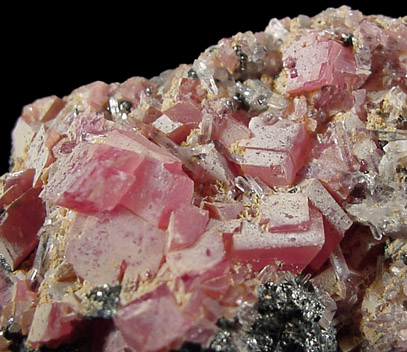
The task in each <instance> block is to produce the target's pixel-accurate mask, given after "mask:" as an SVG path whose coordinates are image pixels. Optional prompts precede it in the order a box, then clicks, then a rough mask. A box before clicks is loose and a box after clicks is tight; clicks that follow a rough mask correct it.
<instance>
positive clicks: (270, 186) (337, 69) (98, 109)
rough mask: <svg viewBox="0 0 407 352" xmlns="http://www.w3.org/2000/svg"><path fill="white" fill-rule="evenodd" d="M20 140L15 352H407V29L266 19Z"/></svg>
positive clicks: (65, 107) (1, 318) (4, 275)
mask: <svg viewBox="0 0 407 352" xmlns="http://www.w3.org/2000/svg"><path fill="white" fill-rule="evenodd" d="M12 139H13V146H12V153H11V166H10V169H9V172H7V173H6V174H4V175H3V176H2V177H1V179H0V181H1V182H0V194H1V195H0V205H1V208H2V211H1V216H0V326H1V329H0V350H1V351H35V352H39V351H42V352H45V351H81V352H82V351H84V352H85V351H86V352H154V351H160V352H165V351H178V352H186V351H206V352H213V351H217V352H251V351H270V352H272V351H275V352H277V351H304V352H334V351H342V352H354V351H359V350H361V351H365V352H375V351H384V352H386V351H393V352H395V351H398V352H402V351H407V304H406V302H407V281H406V280H407V279H406V277H407V272H406V270H407V269H406V268H407V247H406V246H407V244H406V243H407V242H406V241H407V216H406V214H407V17H400V18H390V17H386V16H382V15H365V14H363V13H361V12H360V11H358V10H356V9H351V8H349V7H348V6H342V7H340V8H328V9H327V10H325V11H323V12H321V13H320V14H317V15H315V16H314V17H308V16H305V15H299V16H298V17H296V18H288V17H286V18H282V19H277V18H272V19H271V20H270V22H269V23H268V24H265V29H264V31H261V32H250V31H248V32H244V33H243V32H239V33H237V34H235V35H233V36H232V37H229V38H223V39H220V40H219V42H218V43H215V44H214V45H212V46H211V47H209V48H208V49H206V50H204V51H203V52H202V53H201V54H200V55H199V57H198V58H196V60H194V61H193V62H191V63H182V64H180V65H179V66H178V67H175V68H173V69H169V70H167V71H164V72H162V73H161V74H160V75H158V76H155V77H152V78H149V79H148V78H143V77H132V78H129V79H128V80H126V81H125V82H122V83H118V82H116V83H105V82H102V81H96V82H93V83H89V84H87V85H84V86H81V87H79V88H77V89H75V90H74V91H72V92H71V93H70V94H68V95H66V96H64V97H57V96H55V95H52V96H49V97H44V98H40V99H38V100H36V101H34V102H33V103H32V104H29V105H27V106H25V107H24V108H23V109H22V113H21V116H20V117H19V118H18V120H17V121H16V124H15V127H14V129H13V132H12Z"/></svg>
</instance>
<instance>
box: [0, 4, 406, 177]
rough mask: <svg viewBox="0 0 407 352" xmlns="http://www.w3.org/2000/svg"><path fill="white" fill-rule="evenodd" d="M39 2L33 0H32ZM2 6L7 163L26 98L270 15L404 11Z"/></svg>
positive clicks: (199, 43) (62, 91)
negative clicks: (341, 11)
mask: <svg viewBox="0 0 407 352" xmlns="http://www.w3.org/2000/svg"><path fill="white" fill-rule="evenodd" d="M35 3H38V2H35ZM53 3H54V5H38V4H36V5H35V6H33V5H23V3H22V2H21V3H20V4H19V3H17V4H16V3H14V5H10V7H9V8H8V9H2V17H3V18H2V21H1V34H0V35H1V47H0V55H1V59H2V61H1V62H2V63H1V67H2V96H1V103H0V109H1V115H0V116H1V117H0V118H1V120H0V121H1V123H2V126H1V128H0V133H1V141H2V143H1V147H2V149H1V159H0V171H1V173H3V172H6V171H7V169H8V158H9V154H10V143H11V142H10V133H11V130H12V128H13V126H14V124H15V121H16V119H17V118H18V116H19V115H20V113H21V109H22V107H23V106H24V105H26V104H29V103H31V102H33V101H34V100H35V99H37V98H42V97H45V96H48V95H53V94H55V95H57V96H59V97H63V96H65V95H68V94H69V93H70V92H71V91H72V90H73V89H75V88H77V87H79V86H81V85H83V84H87V83H91V82H93V81H95V80H101V81H104V82H106V83H112V82H122V81H124V80H126V79H127V78H130V77H132V76H143V77H146V78H151V77H153V76H155V75H158V74H159V73H160V72H162V71H164V70H166V69H172V68H175V67H177V66H178V65H179V64H181V63H187V64H189V63H192V62H193V60H194V59H195V58H197V57H198V56H199V54H200V53H201V52H202V51H204V50H205V49H206V48H207V47H209V46H210V45H213V44H216V43H217V42H218V41H219V40H220V39H221V38H224V37H230V36H232V35H234V34H236V33H238V32H245V31H248V30H250V31H253V32H257V31H263V30H264V29H265V27H266V26H267V24H268V22H269V20H270V19H271V18H274V17H275V18H279V19H280V18H283V17H286V16H288V17H296V16H298V15H299V14H306V15H308V16H314V15H316V14H317V13H319V12H320V11H322V10H324V9H326V8H327V7H339V6H341V5H343V4H345V3H346V4H347V5H348V6H350V7H351V8H353V9H358V10H360V11H362V12H363V13H364V14H366V15H368V14H377V13H381V14H384V15H387V16H391V17H400V16H404V15H406V14H407V9H406V6H405V5H404V6H403V5H402V6H399V5H397V2H393V3H392V5H393V6H392V7H389V6H387V5H388V4H389V2H373V1H371V2H370V3H369V2H368V3H366V2H364V3H361V4H359V3H358V2H356V1H352V2H351V1H348V2H335V1H330V2H329V1H326V2H323V3H322V4H319V3H315V2H314V3H310V2H301V3H295V2H291V1H273V0H269V1H267V2H256V1H249V0H240V1H239V2H236V1H235V2H227V3H222V2H221V1H218V2H208V1H203V0H197V1H189V2H188V3H186V4H183V3H180V2H175V1H174V2H168V1H167V2H165V5H161V4H160V3H159V2H157V1H150V2H148V1H141V2H140V1H134V2H132V4H131V5H129V4H126V3H121V2H120V1H115V2H103V5H102V4H101V2H100V1H99V2H98V3H96V4H94V5H93V4H90V3H85V2H82V3H75V2H72V1H70V2H56V1H55V2H53Z"/></svg>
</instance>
